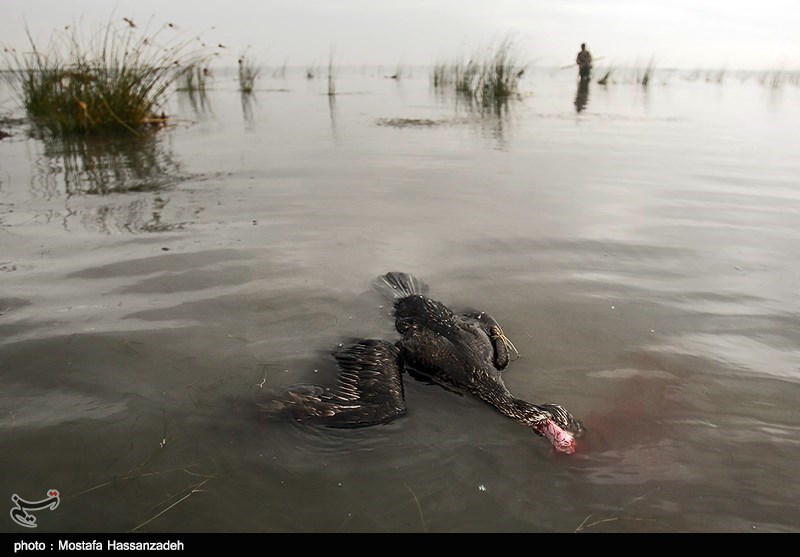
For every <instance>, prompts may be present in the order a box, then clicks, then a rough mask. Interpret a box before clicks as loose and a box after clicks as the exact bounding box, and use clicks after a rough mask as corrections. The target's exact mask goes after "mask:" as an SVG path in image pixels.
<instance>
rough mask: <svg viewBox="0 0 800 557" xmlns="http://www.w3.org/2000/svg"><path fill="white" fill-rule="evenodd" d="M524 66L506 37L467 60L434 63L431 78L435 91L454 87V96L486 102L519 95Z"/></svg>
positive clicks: (511, 40) (514, 46)
mask: <svg viewBox="0 0 800 557" xmlns="http://www.w3.org/2000/svg"><path fill="white" fill-rule="evenodd" d="M525 69H526V65H524V64H522V63H520V61H519V55H518V52H517V48H516V45H515V43H514V41H513V39H510V38H507V39H504V40H503V41H501V42H500V44H499V45H497V47H496V48H491V47H490V48H489V49H488V50H487V52H486V53H485V54H482V55H481V54H475V55H473V56H472V57H470V58H469V59H468V60H466V61H464V60H463V59H460V60H458V61H456V62H452V63H446V62H437V63H436V64H434V67H433V74H432V76H431V79H432V82H433V86H434V88H437V89H443V88H453V89H454V90H455V91H456V92H457V93H459V94H461V95H465V96H469V97H472V98H475V99H477V100H479V101H482V102H484V103H487V102H489V101H493V100H497V99H502V98H507V97H510V96H512V95H514V94H516V93H517V92H518V87H519V80H520V78H521V77H522V75H523V74H524V73H525Z"/></svg>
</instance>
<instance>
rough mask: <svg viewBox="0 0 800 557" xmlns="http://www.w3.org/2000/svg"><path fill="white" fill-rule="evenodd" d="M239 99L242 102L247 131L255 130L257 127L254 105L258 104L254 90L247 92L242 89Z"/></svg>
mask: <svg viewBox="0 0 800 557" xmlns="http://www.w3.org/2000/svg"><path fill="white" fill-rule="evenodd" d="M239 99H240V101H241V104H242V118H243V119H244V129H245V130H246V131H253V130H254V129H255V112H254V105H255V104H256V102H257V100H256V95H255V93H253V92H252V91H251V92H249V93H246V92H244V91H241V92H240V93H239Z"/></svg>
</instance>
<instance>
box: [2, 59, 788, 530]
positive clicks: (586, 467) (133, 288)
mask: <svg viewBox="0 0 800 557" xmlns="http://www.w3.org/2000/svg"><path fill="white" fill-rule="evenodd" d="M262 87H263V88H264V89H265V90H261V91H257V92H256V94H255V95H254V96H253V97H252V98H251V99H249V100H247V99H246V100H244V101H243V100H242V99H241V98H240V97H239V95H238V93H237V92H236V86H235V83H234V82H233V80H232V79H230V78H228V77H225V76H219V77H218V78H217V80H216V81H215V83H214V88H213V89H212V90H211V91H209V93H208V97H207V98H206V99H205V103H200V102H198V100H197V99H191V98H189V97H187V96H186V95H185V94H184V95H183V96H180V95H179V96H177V97H175V98H174V99H173V101H172V105H171V106H170V112H171V113H173V114H178V115H180V118H181V120H180V121H179V122H178V123H177V125H176V126H174V127H173V128H171V129H168V130H165V131H162V132H159V133H158V134H156V135H155V136H154V137H145V138H140V139H138V140H131V139H124V140H117V141H105V142H98V141H93V142H86V141H73V142H67V143H64V142H55V141H41V140H38V139H32V138H29V137H28V135H26V132H25V129H24V128H23V127H20V126H16V127H12V128H11V129H10V131H11V132H12V137H9V138H6V139H3V140H2V141H1V142H0V246H1V249H0V312H2V315H0V370H2V373H3V378H4V381H3V383H4V388H3V390H2V393H1V394H0V449H1V450H2V453H3V454H4V455H6V456H5V458H3V459H2V464H0V467H2V474H1V475H0V476H2V478H3V480H2V487H3V493H5V495H2V493H0V496H3V497H9V498H10V496H11V495H12V494H14V493H17V494H19V495H20V496H21V497H23V498H27V499H29V500H33V499H38V498H43V497H44V494H45V492H46V491H47V490H48V489H49V488H57V489H58V490H59V491H60V493H61V503H60V505H59V507H58V509H56V510H55V511H41V512H39V513H38V515H37V518H38V524H39V531H89V532H91V531H96V532H104V531H130V530H136V531H151V532H169V531H254V532H273V531H292V532H306V531H310V532H327V531H379V532H381V531H392V532H394V531H423V530H424V531H458V532H473V531H481V532H483V531H525V532H527V531H557V532H572V531H576V530H579V531H588V532H592V531H623V532H633V531H665V532H674V531H690V532H697V531H726V532H727V531H733V532H740V531H797V530H798V529H800V510H798V507H797V500H798V499H799V498H800V483H798V481H797V473H796V472H797V463H798V462H799V461H800V411H798V402H797V401H798V400H799V399H800V346H799V345H798V338H800V286H798V282H797V277H798V276H800V258H799V257H798V248H797V246H798V245H799V244H798V240H800V227H798V223H800V186H799V185H798V182H797V176H800V159H798V157H797V154H796V141H794V139H793V138H794V136H795V133H796V129H797V128H798V124H800V103H798V102H797V101H798V96H800V91H799V90H798V89H797V88H796V87H787V88H784V89H780V90H777V91H773V90H771V89H768V88H766V87H764V86H761V85H759V84H758V83H755V82H754V81H747V82H743V83H742V82H739V81H738V80H734V79H730V80H728V81H726V82H725V83H723V84H721V85H720V84H710V83H705V82H688V81H684V80H681V79H679V78H678V77H672V78H670V79H669V81H668V82H667V84H666V85H662V84H660V83H656V84H655V85H653V86H651V87H649V88H647V89H643V88H641V87H637V86H634V85H630V84H615V85H610V86H608V87H607V88H604V87H601V86H598V85H596V84H592V85H590V87H589V91H588V92H587V91H581V90H580V89H577V88H576V84H575V83H574V81H573V76H571V75H564V74H563V73H560V74H559V73H557V74H552V73H548V72H545V71H541V72H538V73H533V74H532V75H530V76H528V77H527V78H526V79H525V80H524V82H523V89H524V90H525V95H524V98H523V99H521V100H515V101H512V102H509V103H507V104H504V105H502V106H499V107H493V108H492V109H490V110H488V111H481V110H478V109H476V108H475V107H470V106H469V105H468V104H467V103H464V102H458V101H457V100H456V99H453V98H452V97H450V96H448V95H438V94H435V93H434V92H432V91H431V90H430V88H429V85H428V78H427V74H426V73H425V72H423V71H421V70H419V71H415V75H414V76H412V77H410V78H406V79H403V80H400V81H395V80H391V79H384V78H383V76H382V75H381V74H380V73H376V72H374V71H369V70H368V71H362V70H360V69H359V70H353V71H343V72H342V73H341V75H340V76H339V82H338V83H337V91H339V92H340V94H338V95H337V96H336V97H333V98H329V97H328V96H327V94H325V93H326V83H325V82H324V80H311V81H307V80H305V79H304V78H303V77H302V76H300V75H290V76H289V77H288V78H287V79H286V80H277V79H268V78H265V79H264V80H262ZM266 89H268V90H266ZM193 101H194V102H193ZM9 105H10V101H9V102H6V103H5V105H4V106H9ZM577 108H580V109H581V110H580V111H577V110H576V109H577ZM389 270H403V271H407V272H412V273H414V274H416V275H417V276H419V277H420V278H422V279H423V280H425V281H426V282H427V283H428V284H429V285H430V287H431V295H432V296H433V297H435V298H437V299H440V300H442V301H444V302H445V303H447V304H449V305H451V307H453V308H455V309H462V308H470V307H474V308H479V309H482V310H485V311H487V312H490V313H491V314H492V315H494V316H495V317H496V318H497V319H498V321H499V322H500V323H501V324H502V325H503V328H504V330H505V332H506V334H507V335H508V336H509V337H510V338H511V339H512V340H513V342H514V343H515V345H516V346H517V348H518V349H519V351H520V353H521V358H520V359H519V360H518V361H516V362H514V363H513V364H512V365H511V366H510V368H509V370H508V371H507V372H506V375H505V378H506V382H507V384H508V386H509V388H510V389H511V390H512V391H513V392H514V393H515V394H516V395H517V396H519V397H522V398H525V399H528V400H531V401H533V402H548V401H553V402H559V403H561V404H563V405H565V406H566V407H567V408H569V409H570V410H571V411H572V412H573V413H574V414H575V415H576V416H578V417H580V418H581V419H583V420H584V422H585V423H586V426H587V428H588V432H587V434H586V436H585V437H584V438H582V439H580V440H579V447H578V451H577V452H576V454H574V455H571V456H564V455H556V454H553V452H552V451H551V449H550V448H549V447H548V444H547V443H546V441H544V440H543V439H541V438H538V437H536V436H535V435H534V434H533V433H532V432H531V431H529V430H527V429H526V428H524V427H522V426H520V425H518V424H515V423H514V422H512V421H510V420H508V419H505V418H503V417H502V416H500V415H499V414H497V413H496V412H494V411H493V410H492V409H491V408H489V407H488V406H485V405H483V404H481V403H479V402H477V401H474V400H472V399H468V398H463V397H458V396H456V395H454V394H452V393H449V392H446V391H444V390H442V389H439V388H438V387H434V386H426V385H423V384H420V383H416V382H413V381H412V380H410V379H409V380H408V381H407V384H406V399H407V403H408V408H409V412H408V415H407V416H406V417H404V418H403V419H400V420H397V421H396V422H394V423H392V424H389V425H386V426H378V427H374V428H367V429H361V430H352V431H336V430H327V429H315V428H310V427H306V426H302V425H297V424H294V423H281V422H276V421H273V420H268V419H266V418H265V417H264V416H263V414H262V413H260V412H259V407H258V404H259V403H260V402H264V401H265V400H266V399H268V398H269V396H270V394H271V393H274V392H276V391H279V390H280V389H281V388H283V387H286V386H289V385H293V384H296V383H309V382H317V381H318V382H325V381H327V380H329V379H330V378H331V377H332V375H333V373H334V368H335V366H334V364H333V361H332V359H331V358H330V356H329V352H330V351H331V350H334V349H335V348H336V347H337V345H338V344H339V343H342V342H346V341H348V340H350V339H352V338H355V337H377V338H386V339H394V338H396V333H394V331H393V327H392V319H391V316H390V307H389V306H388V305H387V303H386V302H385V301H384V300H383V299H381V297H380V296H379V295H378V294H377V293H376V292H374V291H373V290H372V288H371V286H370V284H371V281H372V279H373V278H374V277H375V276H376V275H378V274H379V273H382V272H386V271H389ZM7 501H8V499H7ZM173 505H174V506H173ZM10 506H11V504H10V502H9V508H10ZM0 530H2V531H19V530H21V528H19V527H18V526H16V525H14V524H13V523H12V522H11V520H10V519H9V518H6V519H5V520H2V519H0Z"/></svg>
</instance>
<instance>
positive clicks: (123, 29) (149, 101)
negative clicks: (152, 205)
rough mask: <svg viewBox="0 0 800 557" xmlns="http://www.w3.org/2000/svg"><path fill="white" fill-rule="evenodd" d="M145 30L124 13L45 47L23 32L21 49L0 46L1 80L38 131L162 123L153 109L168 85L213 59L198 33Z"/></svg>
mask: <svg viewBox="0 0 800 557" xmlns="http://www.w3.org/2000/svg"><path fill="white" fill-rule="evenodd" d="M148 27H149V24H148V25H147V26H145V27H144V28H143V29H141V30H140V29H139V27H138V26H137V24H136V23H135V22H133V21H132V20H131V19H128V18H122V19H120V20H112V21H109V22H108V23H107V24H106V25H104V26H101V27H99V28H97V29H96V30H94V32H92V33H90V34H89V37H88V39H85V38H84V37H83V36H82V35H81V33H80V32H79V30H78V29H76V28H74V27H71V26H67V27H65V28H64V29H61V30H59V31H56V32H55V33H54V34H53V36H52V37H51V39H50V41H49V43H48V44H47V45H46V46H44V47H42V46H40V45H39V44H37V43H36V42H35V41H34V39H33V37H32V36H31V34H30V31H28V30H26V32H27V36H28V48H27V50H26V51H24V52H19V51H17V50H16V49H14V48H9V47H6V48H4V51H3V56H4V58H5V62H6V64H5V66H6V70H7V71H6V72H4V74H3V77H4V79H6V81H7V82H8V83H9V85H10V87H11V89H12V91H14V93H15V94H16V95H17V96H18V97H19V99H20V101H21V102H22V105H23V106H24V108H25V110H26V112H27V114H28V116H29V117H30V118H31V120H32V121H33V122H34V123H35V124H36V125H37V127H39V128H41V129H42V130H45V131H48V132H50V133H54V134H66V135H70V134H84V135H91V134H97V133H103V132H112V133H113V132H128V133H132V134H138V133H139V132H140V131H141V130H142V129H143V128H145V127H148V126H154V125H156V126H157V125H161V124H164V123H165V122H166V120H167V118H166V115H164V114H163V113H162V114H159V111H160V110H161V108H162V106H163V104H164V102H165V100H166V97H167V96H168V93H169V92H170V89H171V88H172V87H173V85H176V84H177V83H178V82H179V81H180V80H181V79H184V80H186V77H187V76H188V75H189V74H190V73H191V72H195V71H197V68H200V67H201V66H202V65H203V64H204V62H206V61H207V60H208V58H209V57H210V56H211V54H210V50H209V49H208V48H206V47H205V45H204V44H203V43H202V41H201V39H200V38H199V37H192V38H189V39H187V38H185V36H184V35H183V34H182V33H181V32H179V31H178V30H177V26H175V25H174V24H172V23H166V24H164V25H162V26H161V27H159V28H158V29H157V30H155V31H154V32H149V31H148Z"/></svg>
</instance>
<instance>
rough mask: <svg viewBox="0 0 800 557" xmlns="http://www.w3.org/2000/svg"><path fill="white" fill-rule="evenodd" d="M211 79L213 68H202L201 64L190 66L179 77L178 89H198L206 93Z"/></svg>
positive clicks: (197, 90)
mask: <svg viewBox="0 0 800 557" xmlns="http://www.w3.org/2000/svg"><path fill="white" fill-rule="evenodd" d="M209 79H211V70H209V69H208V68H201V67H200V66H199V65H192V66H189V67H188V68H186V71H184V72H183V73H182V74H181V76H180V77H179V78H178V80H177V83H176V85H177V90H178V91H190V92H195V91H196V92H199V93H202V94H203V95H205V93H206V85H207V84H208V81H209Z"/></svg>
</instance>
